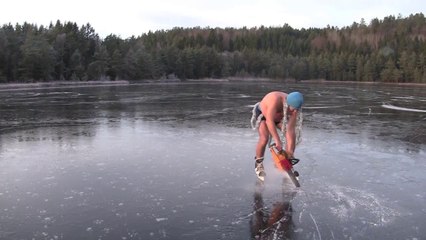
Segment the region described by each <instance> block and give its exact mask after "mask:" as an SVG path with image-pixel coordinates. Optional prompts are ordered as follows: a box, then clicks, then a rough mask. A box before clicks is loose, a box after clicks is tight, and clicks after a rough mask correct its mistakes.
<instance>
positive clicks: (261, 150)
mask: <svg viewBox="0 0 426 240" xmlns="http://www.w3.org/2000/svg"><path fill="white" fill-rule="evenodd" d="M258 133H259V140H258V142H257V145H256V156H255V164H254V170H255V172H256V175H257V177H258V178H259V179H260V180H262V181H263V180H265V176H266V174H265V170H264V168H263V159H264V154H265V148H266V144H268V141H269V131H268V128H267V126H266V122H265V121H261V122H260V124H259V129H258Z"/></svg>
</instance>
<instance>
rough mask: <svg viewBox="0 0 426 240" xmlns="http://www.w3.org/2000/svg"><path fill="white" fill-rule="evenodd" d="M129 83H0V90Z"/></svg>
mask: <svg viewBox="0 0 426 240" xmlns="http://www.w3.org/2000/svg"><path fill="white" fill-rule="evenodd" d="M128 84H129V81H126V80H118V81H84V82H83V81H52V82H35V83H1V84H0V90H14V89H19V90H25V89H37V88H60V87H78V86H81V87H84V86H114V85H128Z"/></svg>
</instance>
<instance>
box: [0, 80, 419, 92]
mask: <svg viewBox="0 0 426 240" xmlns="http://www.w3.org/2000/svg"><path fill="white" fill-rule="evenodd" d="M256 81H258V82H264V81H282V82H283V83H300V84H365V85H388V86H419V87H426V83H391V82H357V81H333V80H324V79H310V80H299V81H296V80H294V79H282V80H277V79H268V78H234V77H232V78H221V79H213V78H212V79H209V78H207V79H187V80H183V81H161V80H158V81H157V80H140V81H128V80H117V81H52V82H35V83H0V91H7V90H26V89H38V88H61V87H94V86H120V85H130V84H138V83H168V82H171V83H176V82H181V83H184V82H256Z"/></svg>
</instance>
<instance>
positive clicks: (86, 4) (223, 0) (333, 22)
mask: <svg viewBox="0 0 426 240" xmlns="http://www.w3.org/2000/svg"><path fill="white" fill-rule="evenodd" d="M416 13H423V14H426V1H425V0H211V1H207V0H149V1H147V0H115V1H111V0H67V1H64V0H5V1H2V3H1V4H0V24H1V25H3V24H7V23H12V24H13V25H14V24H16V23H20V24H22V23H24V22H28V23H32V24H37V25H45V26H48V25H49V23H50V22H53V23H55V22H56V20H58V19H59V20H60V21H61V22H65V21H69V22H75V23H77V24H78V25H79V26H81V25H83V24H86V23H90V24H91V25H92V27H93V28H94V29H95V31H96V33H98V34H99V36H100V37H102V38H104V37H106V36H107V35H109V34H111V33H112V34H116V35H118V36H120V37H121V38H123V39H125V38H128V37H130V36H132V35H133V36H140V35H141V34H143V33H147V32H148V31H150V30H151V31H156V30H161V29H163V30H168V29H172V28H173V27H184V28H186V27H197V26H199V27H202V28H204V27H221V28H225V27H234V28H240V27H244V26H246V27H248V28H250V27H255V26H257V27H259V26H262V25H263V26H265V27H269V26H274V27H279V26H283V25H284V24H286V23H287V24H289V25H290V26H291V27H293V28H297V29H301V28H309V27H318V28H324V27H326V26H327V25H330V26H336V27H339V28H341V27H345V26H350V25H351V24H352V23H353V22H358V23H359V22H361V19H362V18H364V20H365V21H366V23H367V24H368V23H370V21H371V19H373V18H378V19H383V18H384V17H386V16H389V15H394V16H395V17H398V15H399V14H401V16H402V17H408V16H409V15H410V14H416Z"/></svg>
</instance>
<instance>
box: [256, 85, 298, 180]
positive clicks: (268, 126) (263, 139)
mask: <svg viewBox="0 0 426 240" xmlns="http://www.w3.org/2000/svg"><path fill="white" fill-rule="evenodd" d="M302 105H303V95H302V94H301V93H299V92H292V93H290V94H287V93H284V92H278V91H275V92H270V93H268V94H266V95H265V97H263V99H262V101H261V102H260V103H257V104H256V105H255V106H254V108H253V117H252V127H253V128H257V129H258V133H259V141H258V143H257V146H256V156H255V160H256V162H255V172H256V175H257V176H258V177H259V179H261V180H264V178H265V175H266V174H265V171H264V168H263V159H264V154H265V148H266V145H267V144H268V141H269V136H270V135H271V136H272V140H273V141H274V142H275V144H276V147H277V150H278V151H281V150H282V149H283V146H282V142H281V138H280V136H279V135H278V131H277V128H279V129H281V130H282V131H283V135H285V138H286V146H285V151H286V153H287V155H288V156H289V158H293V156H294V150H295V148H296V130H295V129H296V122H297V114H298V113H299V111H300V110H301V107H302ZM284 111H286V112H284Z"/></svg>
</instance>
